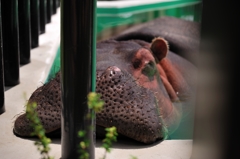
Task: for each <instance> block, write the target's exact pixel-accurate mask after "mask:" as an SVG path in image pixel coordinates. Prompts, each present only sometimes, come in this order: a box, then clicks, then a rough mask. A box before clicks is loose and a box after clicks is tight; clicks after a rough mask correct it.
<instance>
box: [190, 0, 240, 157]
mask: <svg viewBox="0 0 240 159" xmlns="http://www.w3.org/2000/svg"><path fill="white" fill-rule="evenodd" d="M238 8H239V5H238V3H237V1H234V2H232V3H226V2H224V1H218V2H217V3H216V1H214V0H204V1H203V8H202V21H201V25H202V26H201V45H200V56H199V58H200V59H199V62H198V64H199V73H198V76H199V77H198V79H199V83H198V93H197V107H196V113H195V128H194V136H193V153H192V157H191V159H203V158H204V159H230V158H231V159H238V158H239V149H240V146H239V142H240V137H239V134H240V130H239V111H238V107H239V101H238V99H239V93H238V91H239V80H240V79H239V58H238V55H239V52H240V47H239V28H240V25H239V23H238V22H237V21H238V20H239V19H238V14H239V9H238ZM224 17H226V18H224Z"/></svg>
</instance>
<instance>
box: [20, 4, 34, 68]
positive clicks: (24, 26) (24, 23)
mask: <svg viewBox="0 0 240 159" xmlns="http://www.w3.org/2000/svg"><path fill="white" fill-rule="evenodd" d="M18 11H19V12H18V13H19V14H18V18H19V49H20V64H22V65H24V64H27V63H30V61H31V59H30V58H31V28H30V27H31V23H30V0H21V1H18Z"/></svg>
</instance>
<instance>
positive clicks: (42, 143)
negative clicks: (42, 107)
mask: <svg viewBox="0 0 240 159" xmlns="http://www.w3.org/2000/svg"><path fill="white" fill-rule="evenodd" d="M36 107H37V103H36V102H28V103H27V105H26V116H27V118H28V119H29V120H30V122H31V126H32V127H33V130H34V132H33V133H32V134H31V135H32V136H37V137H38V138H39V141H35V142H34V145H36V146H37V149H38V151H40V154H41V159H53V157H51V156H49V151H50V146H49V144H50V143H51V139H49V138H47V137H46V135H45V129H44V128H43V126H42V124H41V121H40V119H39V117H38V114H37V112H36V111H35V109H36Z"/></svg>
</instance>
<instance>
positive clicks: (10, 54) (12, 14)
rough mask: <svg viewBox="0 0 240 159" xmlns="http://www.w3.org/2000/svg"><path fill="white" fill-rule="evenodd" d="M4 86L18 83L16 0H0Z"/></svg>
mask: <svg viewBox="0 0 240 159" xmlns="http://www.w3.org/2000/svg"><path fill="white" fill-rule="evenodd" d="M1 2H2V4H1V9H2V44H3V59H4V60H3V61H4V82H5V86H15V85H17V84H19V82H20V80H19V66H20V60H19V59H20V58H19V34H18V31H19V30H18V0H7V1H1Z"/></svg>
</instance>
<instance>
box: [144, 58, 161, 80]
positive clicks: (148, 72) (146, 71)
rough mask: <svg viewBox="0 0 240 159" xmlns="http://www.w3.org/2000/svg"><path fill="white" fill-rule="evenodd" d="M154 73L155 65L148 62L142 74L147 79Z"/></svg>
mask: <svg viewBox="0 0 240 159" xmlns="http://www.w3.org/2000/svg"><path fill="white" fill-rule="evenodd" d="M156 71H157V69H156V65H155V63H154V62H153V61H149V62H148V63H147V64H145V67H144V68H143V69H142V73H143V74H144V75H146V76H148V77H152V76H154V75H155V73H156Z"/></svg>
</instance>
